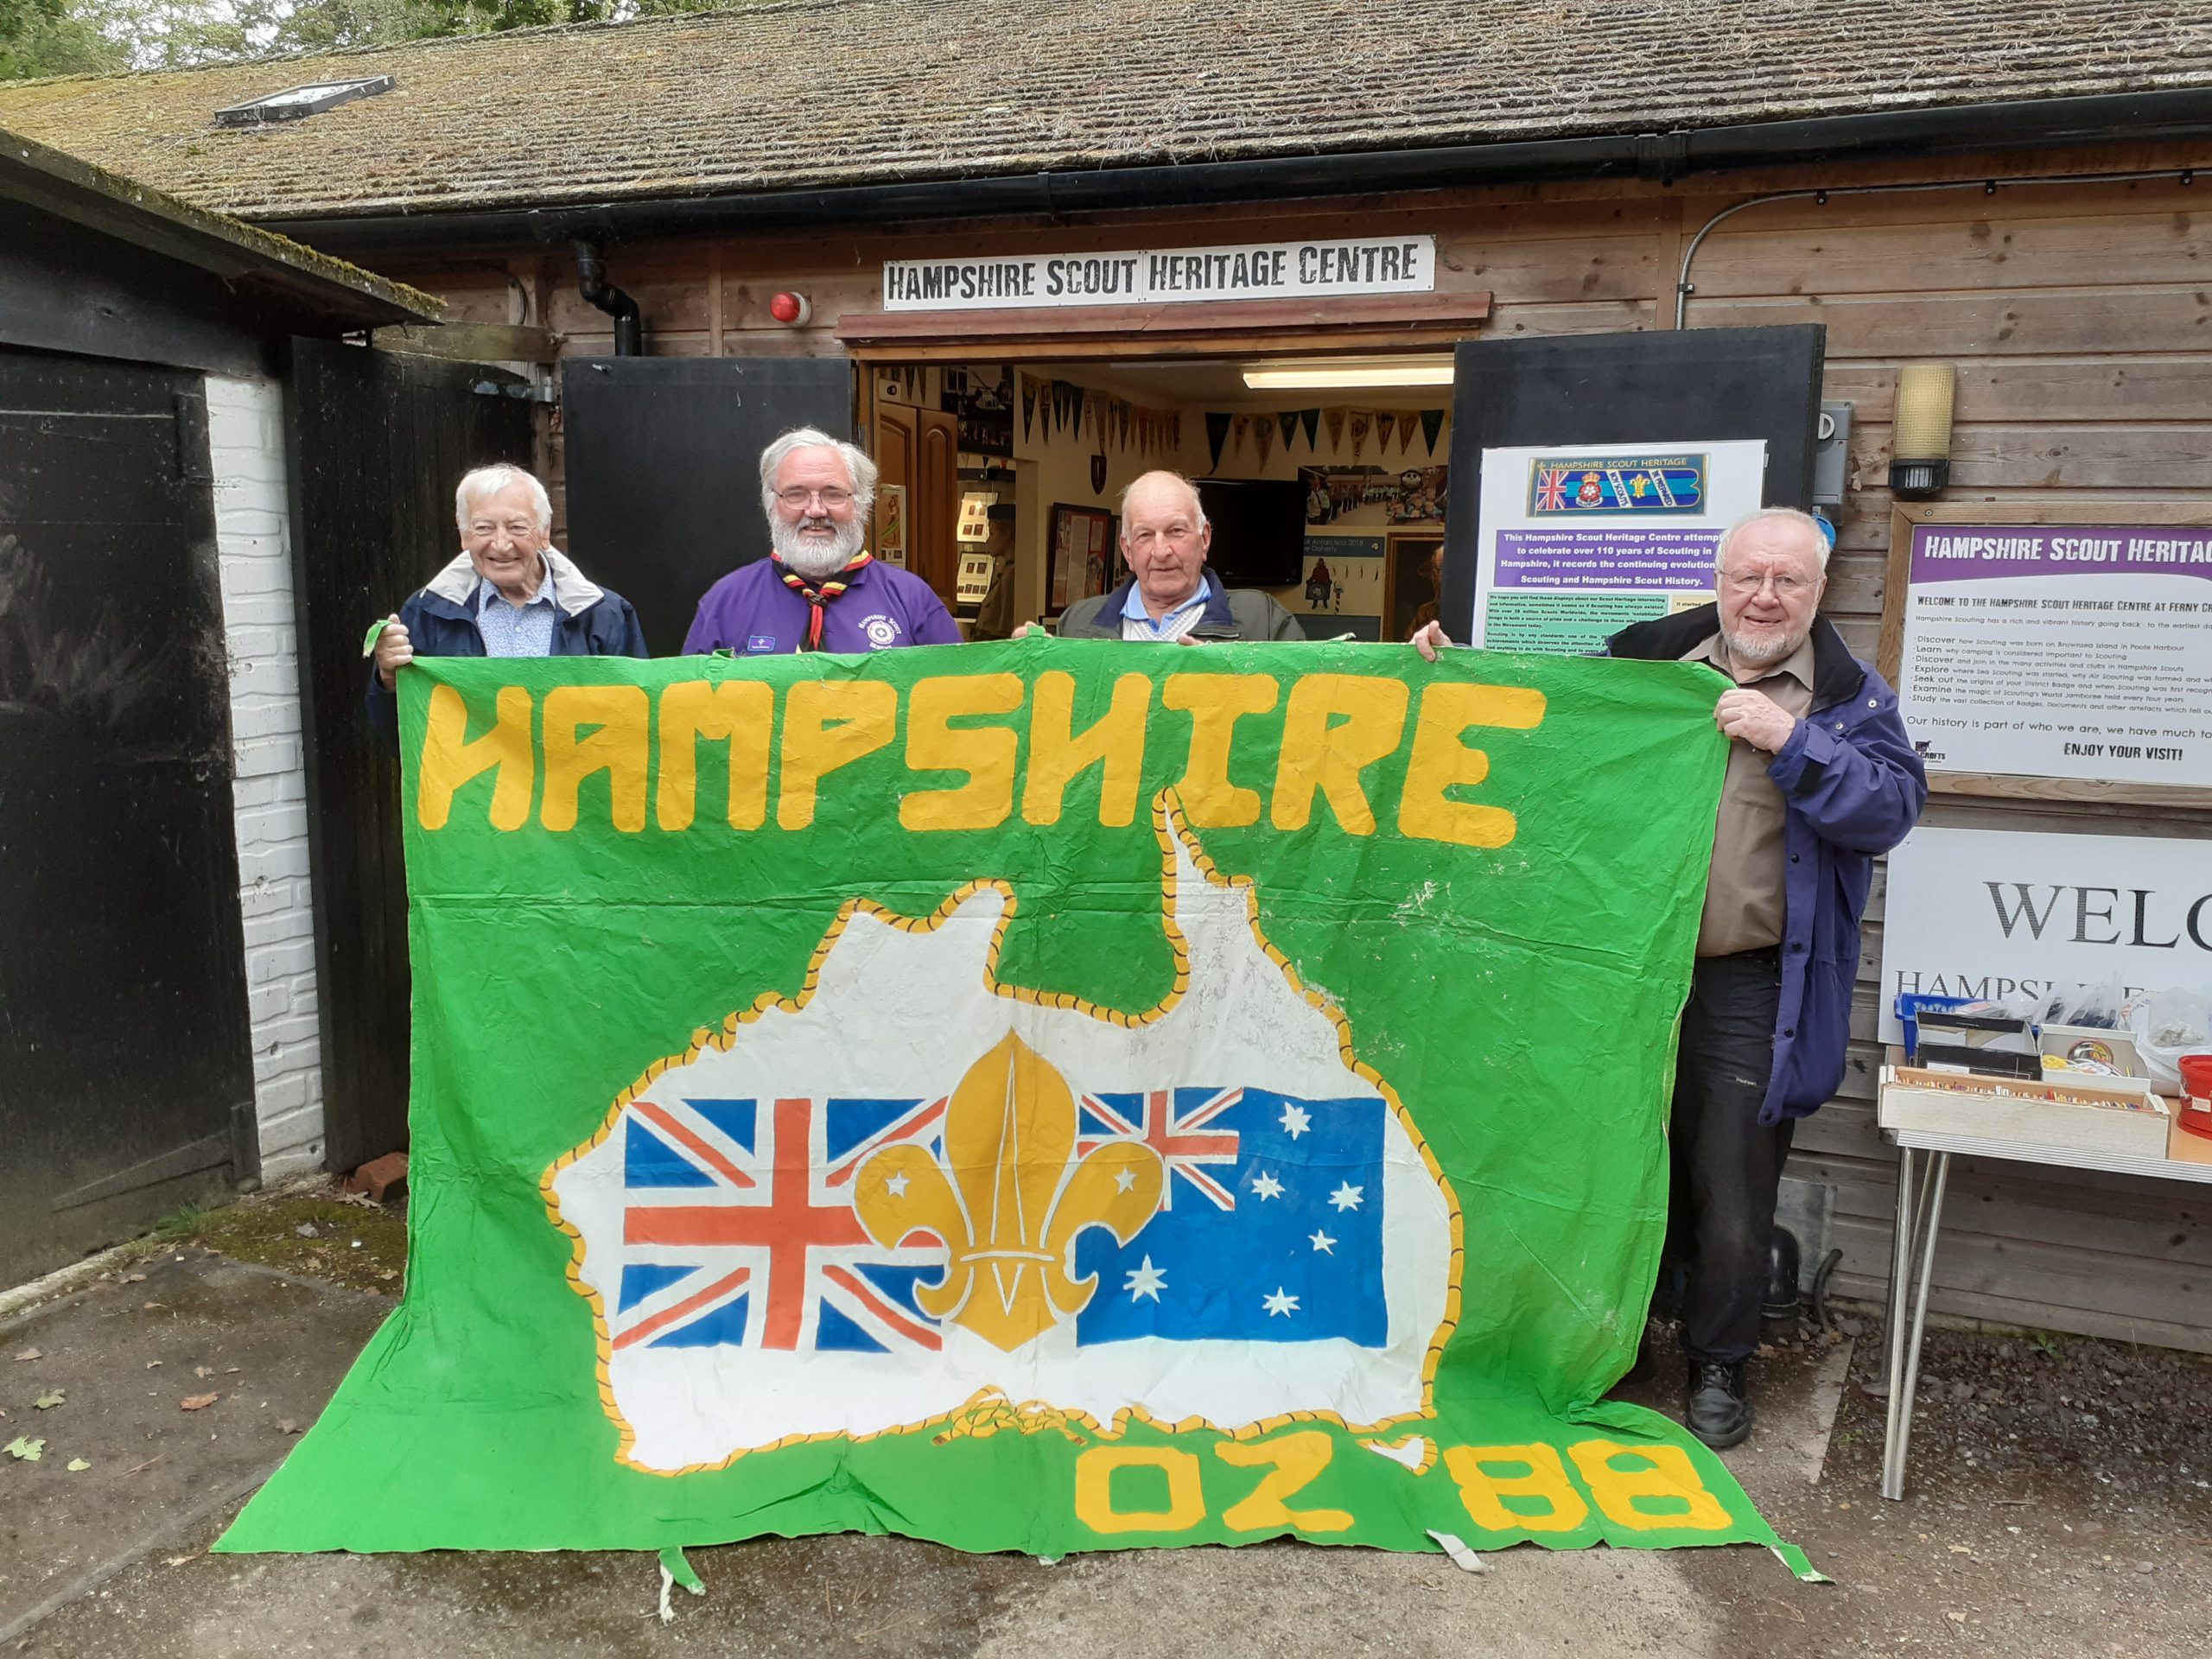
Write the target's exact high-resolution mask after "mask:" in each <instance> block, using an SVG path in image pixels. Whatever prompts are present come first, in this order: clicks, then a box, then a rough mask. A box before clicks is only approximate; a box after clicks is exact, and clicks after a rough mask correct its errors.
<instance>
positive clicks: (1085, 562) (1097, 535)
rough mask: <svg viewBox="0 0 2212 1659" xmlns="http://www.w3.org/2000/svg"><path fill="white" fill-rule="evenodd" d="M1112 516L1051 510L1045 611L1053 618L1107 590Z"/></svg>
mask: <svg viewBox="0 0 2212 1659" xmlns="http://www.w3.org/2000/svg"><path fill="white" fill-rule="evenodd" d="M1113 547H1114V515H1113V514H1112V513H1110V512H1104V511H1103V510H1102V509H1100V508H1097V507H1074V506H1069V505H1066V504H1065V503H1064V502H1056V503H1054V505H1053V507H1052V542H1051V551H1052V568H1051V569H1050V570H1049V571H1048V572H1047V573H1046V588H1045V592H1046V608H1047V609H1048V610H1049V611H1051V612H1052V613H1053V614H1055V615H1057V614H1058V613H1060V612H1061V611H1064V610H1065V609H1067V607H1069V606H1071V605H1072V604H1073V603H1075V601H1077V600H1078V599H1089V598H1090V596H1091V595H1092V594H1103V593H1104V592H1105V591H1106V590H1107V583H1108V580H1109V575H1110V573H1111V571H1112V570H1113V568H1114V566H1113V558H1114V554H1113Z"/></svg>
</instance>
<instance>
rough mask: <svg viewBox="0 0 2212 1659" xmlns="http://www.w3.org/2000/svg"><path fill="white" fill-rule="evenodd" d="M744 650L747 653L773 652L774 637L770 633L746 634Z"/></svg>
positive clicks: (774, 645) (774, 646)
mask: <svg viewBox="0 0 2212 1659" xmlns="http://www.w3.org/2000/svg"><path fill="white" fill-rule="evenodd" d="M745 648H746V650H747V651H748V652H754V651H773V650H774V649H775V648H776V636H775V635H774V634H772V633H753V634H747V636H746V639H745Z"/></svg>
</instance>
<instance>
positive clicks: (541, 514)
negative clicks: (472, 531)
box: [453, 461, 553, 536]
mask: <svg viewBox="0 0 2212 1659" xmlns="http://www.w3.org/2000/svg"><path fill="white" fill-rule="evenodd" d="M518 484H519V485H521V486H523V487H524V488H525V489H527V490H528V491H529V492H530V510H531V513H532V514H533V515H534V516H535V517H536V518H537V533H538V534H539V535H541V536H546V535H550V534H551V533H552V530H553V500H552V498H551V497H550V496H549V495H547V494H546V493H545V486H543V484H541V483H539V482H538V481H537V479H535V478H533V477H532V476H531V474H528V473H525V472H524V471H523V469H522V468H521V467H510V466H508V465H507V464H506V463H505V461H501V462H500V463H499V465H497V466H495V467H478V468H477V469H476V470H475V471H474V472H473V473H467V474H463V475H462V477H461V487H460V488H458V489H456V490H455V491H454V493H453V521H454V526H455V527H456V528H457V529H459V530H460V531H461V532H462V533H463V534H466V533H467V530H468V521H469V519H470V518H473V517H474V515H475V512H476V504H477V503H478V502H479V501H481V500H483V499H485V498H486V497H487V496H493V495H497V494H499V492H500V491H502V490H508V489H512V488H513V487H514V486H516V485H518Z"/></svg>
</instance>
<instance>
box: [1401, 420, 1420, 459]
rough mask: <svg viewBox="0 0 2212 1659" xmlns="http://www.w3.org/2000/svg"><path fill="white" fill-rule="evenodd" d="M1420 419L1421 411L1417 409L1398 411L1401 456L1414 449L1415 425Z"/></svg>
mask: <svg viewBox="0 0 2212 1659" xmlns="http://www.w3.org/2000/svg"><path fill="white" fill-rule="evenodd" d="M1420 418H1421V411H1420V410H1417V409H1402V410H1399V411H1398V453H1399V454H1406V453H1407V452H1408V451H1409V450H1411V449H1412V448H1413V447H1414V422H1415V421H1417V420H1419V419H1420Z"/></svg>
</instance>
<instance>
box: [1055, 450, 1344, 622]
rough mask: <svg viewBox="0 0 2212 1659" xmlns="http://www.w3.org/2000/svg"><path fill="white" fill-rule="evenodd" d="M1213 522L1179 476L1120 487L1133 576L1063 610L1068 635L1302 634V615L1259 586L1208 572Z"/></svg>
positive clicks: (1153, 476)
mask: <svg viewBox="0 0 2212 1659" xmlns="http://www.w3.org/2000/svg"><path fill="white" fill-rule="evenodd" d="M1212 543H1213V526H1212V525H1211V524H1208V523H1207V522H1206V514H1205V508H1204V507H1202V506H1200V505H1198V488H1197V486H1195V485H1193V484H1192V482H1191V480H1189V479H1187V478H1185V477H1184V476H1183V475H1182V474H1180V473H1166V472H1161V473H1147V474H1144V476H1143V477H1141V478H1140V479H1138V480H1135V482H1134V483H1132V484H1131V485H1130V486H1129V487H1128V489H1126V490H1124V491H1122V557H1123V558H1124V559H1125V560H1127V561H1128V567H1129V579H1128V581H1127V582H1123V583H1122V585H1121V586H1120V587H1118V588H1115V589H1114V591H1113V592H1112V593H1110V594H1102V595H1100V596H1098V597H1096V598H1092V599H1079V600H1077V601H1076V602H1075V603H1074V604H1072V605H1071V606H1069V607H1067V609H1066V610H1065V611H1064V612H1062V613H1061V614H1060V620H1059V627H1058V632H1059V633H1060V636H1061V637H1062V638H1063V639H1154V640H1175V641H1181V642H1183V643H1185V644H1191V643H1193V642H1195V641H1198V640H1202V639H1304V638H1305V637H1306V631H1305V630H1304V629H1303V628H1300V626H1298V619H1297V618H1296V617H1294V616H1293V615H1291V613H1289V612H1288V611H1286V610H1285V609H1283V607H1281V606H1280V605H1278V604H1277V603H1275V601H1274V595H1272V594H1265V593H1262V592H1261V591H1260V590H1259V589H1258V588H1224V587H1223V586H1222V584H1221V583H1220V582H1218V581H1217V579H1216V578H1215V577H1214V575H1213V574H1212V572H1211V571H1210V570H1208V569H1206V550H1207V548H1209V547H1210V546H1211V545H1212Z"/></svg>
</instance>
